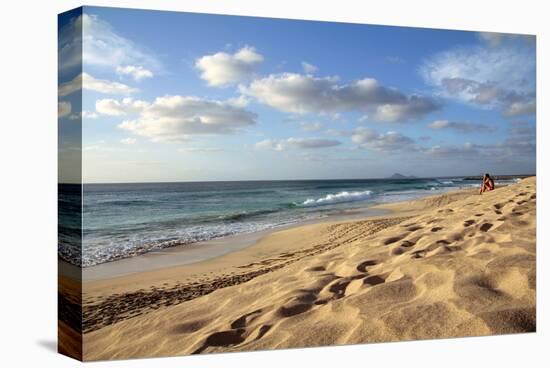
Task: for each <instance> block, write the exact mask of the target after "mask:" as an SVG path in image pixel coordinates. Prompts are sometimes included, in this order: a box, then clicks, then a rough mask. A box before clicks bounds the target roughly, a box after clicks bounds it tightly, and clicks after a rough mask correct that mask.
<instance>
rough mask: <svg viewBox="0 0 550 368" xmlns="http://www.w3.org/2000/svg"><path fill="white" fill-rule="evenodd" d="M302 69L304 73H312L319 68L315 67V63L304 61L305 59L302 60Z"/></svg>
mask: <svg viewBox="0 0 550 368" xmlns="http://www.w3.org/2000/svg"><path fill="white" fill-rule="evenodd" d="M302 69H304V73H306V74H313V73H315V72H316V71H318V70H319V68H318V67H316V66H315V65H313V64H310V63H308V62H305V61H302Z"/></svg>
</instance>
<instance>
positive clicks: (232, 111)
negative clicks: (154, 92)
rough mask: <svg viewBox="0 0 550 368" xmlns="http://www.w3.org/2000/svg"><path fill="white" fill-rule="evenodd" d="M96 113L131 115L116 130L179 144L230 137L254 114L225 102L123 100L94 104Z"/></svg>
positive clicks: (168, 98) (169, 98)
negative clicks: (195, 137) (201, 138)
mask: <svg viewBox="0 0 550 368" xmlns="http://www.w3.org/2000/svg"><path fill="white" fill-rule="evenodd" d="M96 110H97V112H98V113H101V114H106V115H111V116H127V115H131V116H134V117H135V118H131V119H129V120H126V121H123V122H122V123H121V124H120V125H119V128H121V129H123V130H126V131H129V132H131V133H133V134H136V135H138V136H142V137H146V138H149V139H151V140H152V141H153V142H181V141H186V140H188V139H190V137H191V136H193V135H199V134H232V133H236V132H239V131H240V130H242V129H243V128H245V127H247V126H251V125H254V124H255V123H256V114H254V113H252V112H249V111H247V110H244V109H242V108H238V107H235V106H233V105H231V104H228V103H227V102H226V101H211V100H203V99H200V98H197V97H186V96H177V95H176V96H165V97H157V98H156V99H155V100H154V101H153V102H152V103H149V102H147V101H142V100H133V99H130V98H125V99H123V100H122V101H118V100H112V99H105V100H99V101H97V102H96Z"/></svg>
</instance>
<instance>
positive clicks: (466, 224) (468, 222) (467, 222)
mask: <svg viewBox="0 0 550 368" xmlns="http://www.w3.org/2000/svg"><path fill="white" fill-rule="evenodd" d="M475 223H476V221H475V220H466V221H464V227H468V226H471V225H473V224H475Z"/></svg>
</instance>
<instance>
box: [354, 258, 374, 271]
mask: <svg viewBox="0 0 550 368" xmlns="http://www.w3.org/2000/svg"><path fill="white" fill-rule="evenodd" d="M377 263H378V262H376V261H374V260H368V261H364V262H361V263H359V264H358V265H357V271H359V272H363V273H365V272H367V267H368V266H374V265H376V264H377Z"/></svg>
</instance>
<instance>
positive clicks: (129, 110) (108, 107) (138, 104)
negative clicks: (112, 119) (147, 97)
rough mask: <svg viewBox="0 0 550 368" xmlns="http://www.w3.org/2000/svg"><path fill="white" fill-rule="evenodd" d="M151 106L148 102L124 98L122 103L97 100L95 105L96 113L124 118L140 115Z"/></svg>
mask: <svg viewBox="0 0 550 368" xmlns="http://www.w3.org/2000/svg"><path fill="white" fill-rule="evenodd" d="M149 106H150V104H149V103H148V102H147V101H142V100H134V99H132V98H129V97H127V98H124V99H122V100H121V101H119V100H115V99H112V98H106V99H102V100H97V101H96V103H95V109H96V112H97V113H99V114H102V115H109V116H124V115H128V114H139V113H141V112H143V111H144V110H145V109H146V108H147V107H149Z"/></svg>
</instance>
